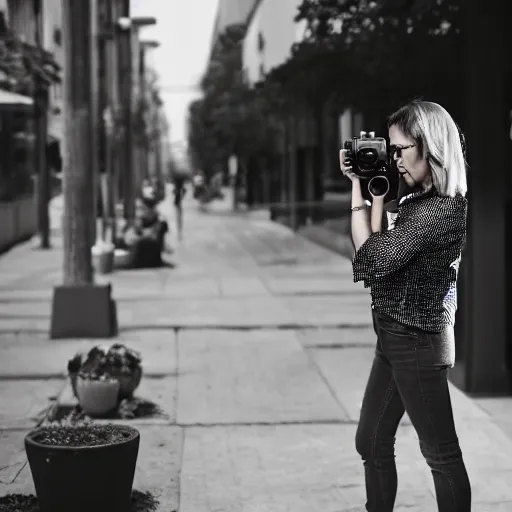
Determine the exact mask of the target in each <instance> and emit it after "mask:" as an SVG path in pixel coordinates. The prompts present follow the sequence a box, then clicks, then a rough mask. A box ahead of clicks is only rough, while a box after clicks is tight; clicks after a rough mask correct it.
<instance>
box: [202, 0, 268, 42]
mask: <svg viewBox="0 0 512 512" xmlns="http://www.w3.org/2000/svg"><path fill="white" fill-rule="evenodd" d="M258 3H259V0H219V3H218V7H217V14H216V15H215V22H214V25H213V32H212V42H211V45H210V48H211V50H212V51H213V48H214V47H215V43H216V42H217V39H218V37H219V36H220V34H222V33H223V32H224V31H225V30H226V28H227V27H228V26H229V25H234V24H236V23H247V22H248V20H249V18H250V16H251V14H252V12H253V11H254V9H255V8H256V5H257V4H258Z"/></svg>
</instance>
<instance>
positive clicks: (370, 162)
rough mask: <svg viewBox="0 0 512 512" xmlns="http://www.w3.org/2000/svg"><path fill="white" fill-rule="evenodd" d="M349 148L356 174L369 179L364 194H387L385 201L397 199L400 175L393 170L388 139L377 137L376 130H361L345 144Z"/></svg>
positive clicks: (366, 197) (370, 195)
mask: <svg viewBox="0 0 512 512" xmlns="http://www.w3.org/2000/svg"><path fill="white" fill-rule="evenodd" d="M343 147H344V149H346V150H347V152H346V157H347V158H348V159H349V160H350V163H351V165H352V170H353V172H354V174H356V175H357V176H359V177H360V178H362V179H364V180H368V181H367V186H366V187H363V196H364V198H365V199H368V200H371V198H372V197H373V196H385V199H384V201H385V202H388V201H392V200H394V199H396V193H397V188H398V175H397V173H396V172H392V170H391V164H390V159H389V154H388V146H387V143H386V139H384V138H383V137H375V132H361V133H360V136H359V137H353V138H352V140H347V141H345V143H344V144H343Z"/></svg>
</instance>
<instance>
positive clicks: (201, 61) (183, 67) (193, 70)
mask: <svg viewBox="0 0 512 512" xmlns="http://www.w3.org/2000/svg"><path fill="white" fill-rule="evenodd" d="M217 2H218V0H188V1H186V0H131V5H132V16H154V17H155V18H156V19H157V21H158V23H157V25H156V26H154V27H147V28H143V29H142V34H141V36H142V37H143V38H145V39H157V40H158V41H160V43H161V46H160V47H159V48H157V49H155V50H151V51H152V53H153V55H152V60H153V62H154V63H155V67H156V69H157V71H158V73H159V75H160V81H161V85H162V87H163V88H166V87H167V88H173V90H167V91H164V90H163V91H162V99H163V100H164V102H165V108H166V112H167V115H168V118H169V122H170V124H171V140H172V141H173V143H176V142H179V141H183V140H184V139H185V138H186V131H185V120H186V114H187V108H188V105H189V104H190V102H191V101H192V100H193V99H195V98H196V97H197V95H198V93H197V92H194V91H193V90H189V91H185V90H181V91H178V90H176V89H178V88H184V87H192V86H195V85H196V84H197V82H198V81H199V79H200V77H201V75H202V74H203V72H204V70H205V66H206V61H207V58H208V55H209V51H210V41H211V35H212V29H213V23H214V18H215V13H216V10H217Z"/></svg>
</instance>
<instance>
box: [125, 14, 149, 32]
mask: <svg viewBox="0 0 512 512" xmlns="http://www.w3.org/2000/svg"><path fill="white" fill-rule="evenodd" d="M150 25H156V18H154V17H152V16H134V17H131V18H129V17H127V16H124V17H121V18H118V20H117V26H118V27H119V28H120V29H121V30H130V29H131V28H132V27H135V28H139V27H148V26H150Z"/></svg>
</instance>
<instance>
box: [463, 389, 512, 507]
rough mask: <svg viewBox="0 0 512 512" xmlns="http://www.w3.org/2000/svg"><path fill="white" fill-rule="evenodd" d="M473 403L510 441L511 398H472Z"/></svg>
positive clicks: (511, 424)
mask: <svg viewBox="0 0 512 512" xmlns="http://www.w3.org/2000/svg"><path fill="white" fill-rule="evenodd" d="M473 402H474V403H475V404H477V405H478V406H479V407H480V408H482V409H483V410H484V411H485V412H487V413H488V414H489V415H490V416H492V418H493V420H494V421H495V423H496V425H498V426H499V427H500V428H501V430H503V432H505V434H507V435H508V436H509V437H510V438H511V439H512V397H510V396H502V397H480V398H473ZM511 510H512V507H511Z"/></svg>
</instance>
